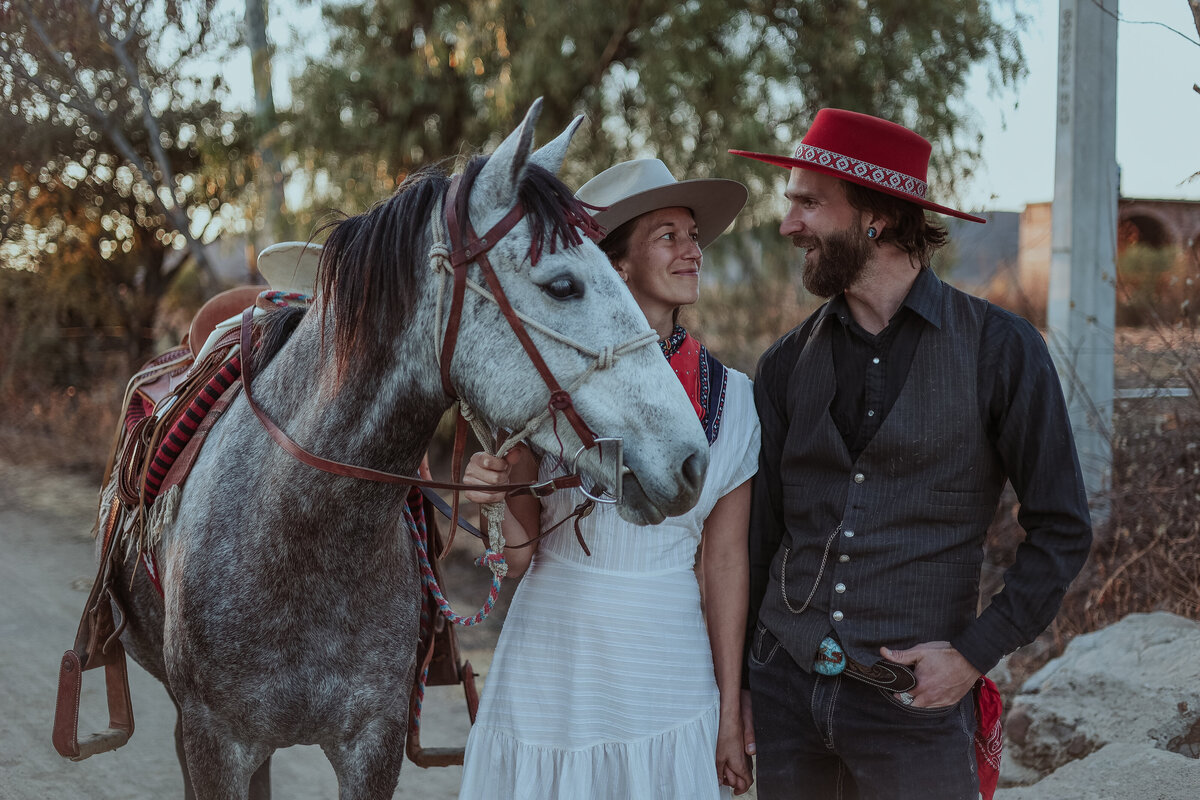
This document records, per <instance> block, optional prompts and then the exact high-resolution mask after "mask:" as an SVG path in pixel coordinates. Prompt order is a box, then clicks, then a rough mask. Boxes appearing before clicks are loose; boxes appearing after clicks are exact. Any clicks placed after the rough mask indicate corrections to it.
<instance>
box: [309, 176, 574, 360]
mask: <svg viewBox="0 0 1200 800" xmlns="http://www.w3.org/2000/svg"><path fill="white" fill-rule="evenodd" d="M486 163H487V157H486V156H476V157H474V158H472V159H471V160H470V162H469V163H468V164H467V166H466V169H465V170H464V171H463V177H462V181H463V185H464V186H466V187H470V186H472V185H473V184H474V181H475V178H476V177H478V175H479V172H480V170H482V169H483V167H484V164H486ZM449 187H450V177H449V175H447V174H446V172H445V171H443V170H442V169H441V168H440V167H438V166H429V167H424V168H422V169H420V170H418V171H416V172H414V173H412V174H411V175H409V176H408V177H407V178H406V179H405V180H404V182H403V183H401V184H400V186H398V187H397V188H396V191H395V192H394V193H393V194H392V196H391V197H389V198H387V199H386V200H383V201H380V202H379V203H376V204H375V205H374V206H372V207H371V208H370V209H369V210H367V211H365V212H363V213H362V214H358V215H355V216H352V217H347V218H345V219H342V220H339V221H337V222H334V223H331V224H329V225H327V226H324V227H326V228H332V232H331V233H330V234H329V238H328V239H327V240H326V241H325V246H324V250H323V251H322V254H321V266H320V284H321V295H322V301H321V313H322V315H326V314H329V313H332V314H333V323H334V352H335V360H336V363H337V373H338V374H339V375H342V374H345V371H346V370H347V369H348V368H349V367H351V366H352V365H355V364H358V363H359V362H361V361H362V360H365V359H369V358H370V357H371V356H372V355H373V354H379V353H382V352H385V351H386V349H387V347H388V343H389V342H393V341H395V340H396V339H398V338H399V337H401V336H402V335H403V333H404V331H405V329H406V328H407V327H408V324H409V322H410V321H411V319H412V314H413V307H414V303H415V300H416V296H417V290H418V276H419V275H420V274H421V272H422V271H427V269H428V255H429V243H428V241H427V238H428V237H427V236H426V233H425V226H426V225H427V224H428V222H429V219H430V215H431V214H432V213H433V210H434V209H435V208H437V207H438V206H439V205H440V203H441V201H442V199H443V198H444V197H445V195H446V192H447V191H448V190H449ZM468 195H469V192H460V193H459V195H458V198H457V201H458V207H457V211H458V214H459V219H467V218H468V216H467V207H468V201H469V197H468ZM517 197H518V199H519V200H520V202H521V204H522V205H523V207H524V208H525V214H526V220H527V221H528V222H529V225H530V229H531V232H532V242H531V245H530V252H529V258H530V261H531V262H532V263H534V264H536V263H537V261H538V259H539V258H540V257H541V254H542V252H543V251H544V248H545V245H546V240H547V238H548V239H549V247H550V252H551V253H553V252H555V251H556V249H557V247H558V246H559V245H560V244H561V246H562V247H563V248H564V249H566V248H569V247H573V246H575V245H578V244H580V243H581V242H582V241H583V238H582V236H581V235H580V233H579V230H577V229H582V230H583V231H584V233H585V234H587V235H589V236H593V237H594V235H595V232H596V230H597V226H596V225H595V223H594V222H593V221H592V219H591V216H590V215H589V214H588V213H587V210H586V209H585V208H584V206H583V204H582V203H580V202H579V201H578V200H576V199H575V196H574V194H573V193H572V192H571V190H570V189H568V188H567V186H566V184H564V183H563V182H562V181H561V180H559V179H558V178H557V177H556V176H555V175H554V174H553V173H551V172H550V171H549V170H547V169H545V168H544V167H541V166H539V165H537V164H533V163H528V164H526V166H525V168H524V171H523V175H522V178H521V183H520V185H519V186H518V187H517ZM439 224H440V223H439ZM476 232H477V233H482V231H476Z"/></svg>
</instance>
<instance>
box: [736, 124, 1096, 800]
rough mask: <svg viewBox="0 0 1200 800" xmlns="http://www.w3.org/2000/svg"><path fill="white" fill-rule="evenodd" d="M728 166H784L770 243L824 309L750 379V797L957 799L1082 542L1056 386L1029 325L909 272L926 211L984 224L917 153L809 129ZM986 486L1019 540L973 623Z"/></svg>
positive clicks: (915, 267) (897, 139) (936, 230)
mask: <svg viewBox="0 0 1200 800" xmlns="http://www.w3.org/2000/svg"><path fill="white" fill-rule="evenodd" d="M730 152H733V153H735V154H737V155H743V156H747V157H750V158H756V159H759V160H761V161H766V162H768V163H771V164H776V165H779V166H784V167H788V168H790V169H791V176H790V180H789V181H788V185H787V192H786V195H787V199H788V201H789V203H790V207H789V210H788V212H787V215H786V216H785V217H784V220H783V223H782V225H781V226H780V233H782V234H783V235H784V236H787V237H789V238H790V239H791V240H792V242H793V243H794V244H795V245H796V246H797V247H799V248H801V249H802V250H803V251H804V272H803V280H804V285H805V287H806V288H807V289H808V290H809V291H810V292H812V293H813V294H816V295H818V296H820V297H824V298H832V299H830V300H829V302H827V303H826V304H825V305H824V306H822V307H821V308H820V309H819V310H818V311H817V312H816V313H814V314H813V315H812V316H811V317H809V318H808V319H807V320H805V322H804V323H803V324H801V325H800V326H799V327H798V328H795V329H794V330H792V331H791V332H790V333H788V334H787V335H785V336H784V337H783V338H781V339H780V340H779V341H777V342H776V343H775V344H774V345H773V346H772V347H771V348H770V349H769V350H768V351H767V352H766V353H765V354H764V355H763V357H762V360H761V361H760V362H759V366H758V375H757V378H756V379H755V401H756V405H757V408H758V413H759V416H760V418H761V421H762V454H761V460H760V466H759V473H758V476H757V477H756V478H755V483H754V495H753V509H752V512H751V520H750V588H751V597H750V626H749V631H750V634H749V635H748V641H747V666H748V669H747V672H748V678H749V688H750V693H751V695H752V706H753V716H754V720H753V721H754V730H755V732H756V733H757V738H758V741H757V755H758V781H759V797H761V798H763V800H771V799H772V798H779V797H799V798H813V799H815V800H820V799H823V798H843V797H852V798H853V797H857V798H888V800H898V799H900V798H914V799H915V798H921V800H929V798H936V799H937V800H943V799H945V800H957V798H963V799H964V800H966V799H967V798H970V799H971V800H974V798H976V797H978V794H979V791H980V779H979V772H978V770H977V765H976V764H977V761H976V755H975V745H974V736H975V733H976V730H977V729H978V728H979V727H980V726H979V722H978V721H977V717H976V708H977V702H976V693H975V692H973V691H972V689H973V688H974V687H976V685H977V683H979V684H980V685H982V684H983V682H981V681H980V680H979V679H980V676H981V675H982V674H983V673H985V672H987V671H988V670H990V669H991V668H992V667H993V666H995V665H996V663H997V662H998V661H999V660H1000V658H1001V657H1003V656H1004V655H1005V654H1007V653H1009V652H1011V651H1013V650H1015V649H1016V648H1018V647H1020V646H1021V645H1024V644H1027V643H1028V642H1030V641H1032V640H1033V639H1034V638H1035V637H1036V636H1037V635H1038V634H1039V633H1041V631H1042V630H1044V629H1045V627H1046V626H1047V625H1048V624H1049V623H1050V621H1051V620H1052V619H1053V617H1054V615H1055V613H1056V612H1057V610H1058V607H1059V604H1060V603H1061V600H1062V597H1063V594H1064V593H1065V591H1066V588H1067V585H1068V584H1069V583H1070V581H1071V580H1072V579H1073V578H1074V576H1075V575H1076V573H1077V572H1078V571H1079V569H1080V567H1081V566H1082V565H1083V562H1084V560H1085V559H1086V557H1087V553H1088V548H1089V546H1090V544H1091V525H1090V522H1089V518H1088V508H1087V498H1086V496H1085V493H1084V488H1083V480H1082V477H1081V475H1080V470H1079V463H1078V457H1077V456H1076V453H1075V446H1074V441H1073V439H1072V436H1071V424H1070V420H1069V419H1068V416H1067V411H1066V404H1065V402H1064V401H1063V396H1062V389H1061V386H1060V384H1059V381H1058V376H1057V374H1056V373H1055V369H1054V366H1053V364H1052V363H1051V360H1050V357H1049V353H1048V352H1047V350H1046V346H1045V343H1044V342H1043V340H1042V338H1041V336H1040V335H1039V334H1038V332H1037V330H1036V329H1034V327H1033V326H1032V325H1030V324H1029V323H1028V322H1026V321H1025V320H1023V319H1021V318H1020V317H1017V316H1016V315H1014V314H1011V313H1009V312H1007V311H1004V310H1002V309H999V308H996V307H995V306H992V305H990V304H989V303H987V302H986V301H985V300H982V299H980V298H977V297H972V296H970V295H967V294H965V293H963V292H960V291H958V290H956V289H954V288H952V287H950V286H948V285H946V284H943V283H942V282H941V281H940V280H939V279H938V278H937V277H936V276H935V275H934V274H933V272H932V270H930V268H929V262H930V258H931V256H932V255H933V253H934V251H936V250H937V249H938V248H939V247H941V246H942V245H943V244H945V242H946V230H945V228H944V227H942V226H941V225H939V224H937V223H936V222H933V221H931V220H929V219H927V218H926V215H925V212H924V209H930V210H933V211H937V212H939V213H942V214H949V215H952V216H956V217H960V218H963V219H968V220H971V221H974V222H983V221H984V220H982V219H980V218H978V217H973V216H971V215H969V214H965V213H962V212H959V211H956V210H954V209H950V208H947V207H945V206H940V205H937V204H936V203H932V202H930V201H929V200H926V199H925V198H926V189H927V184H926V182H925V176H926V173H927V171H928V164H929V152H930V145H929V142H927V141H926V140H925V139H923V138H922V137H920V136H918V135H917V134H915V133H913V132H912V131H910V130H908V129H906V128H903V127H901V126H899V125H895V124H892V123H890V122H887V121H885V120H881V119H877V118H875V117H870V116H867V115H864V114H856V113H853V112H849V111H842V110H838V109H822V110H821V111H819V112H818V113H817V116H816V118H815V119H814V120H813V125H812V127H811V128H810V129H809V131H808V133H807V134H806V135H805V137H804V139H803V141H802V142H801V144H800V146H799V147H798V148H797V149H796V153H795V156H794V157H791V158H788V157H781V156H773V155H768V154H762V153H746V152H741V151H736V150H734V151H730ZM1005 478H1007V479H1008V480H1010V481H1011V482H1012V485H1013V487H1014V489H1015V490H1016V493H1017V496H1018V498H1019V499H1020V501H1021V511H1020V515H1019V518H1018V519H1019V521H1020V523H1021V525H1022V527H1023V528H1024V529H1025V532H1026V541H1025V542H1024V543H1023V544H1022V545H1021V547H1020V549H1019V550H1018V553H1017V559H1016V563H1015V564H1014V565H1013V567H1012V568H1011V569H1010V570H1009V571H1008V572H1007V573H1006V575H1005V588H1004V590H1003V591H1002V592H1001V593H1000V594H998V595H997V596H995V597H994V598H992V600H991V603H990V605H989V606H988V607H987V608H986V609H985V610H984V611H983V612H982V613H981V614H979V615H978V616H977V614H976V610H977V601H978V592H979V573H980V564H981V562H982V545H983V540H984V535H985V533H986V531H987V527H988V524H989V522H990V521H991V519H992V517H993V515H994V513H995V511H996V507H997V502H998V499H999V496H1000V492H1001V489H1002V488H1003V485H1004V482H1005ZM991 688H992V691H994V686H992V687H991ZM986 732H987V731H985V733H986ZM983 766H984V765H983V764H980V767H983ZM993 766H994V765H993ZM993 780H994V777H993ZM985 789H986V787H985Z"/></svg>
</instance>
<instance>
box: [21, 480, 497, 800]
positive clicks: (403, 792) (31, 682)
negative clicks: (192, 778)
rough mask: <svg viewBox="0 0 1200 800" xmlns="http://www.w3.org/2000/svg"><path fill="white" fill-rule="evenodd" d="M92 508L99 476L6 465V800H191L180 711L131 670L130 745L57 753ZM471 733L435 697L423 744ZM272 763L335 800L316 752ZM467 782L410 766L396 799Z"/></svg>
mask: <svg viewBox="0 0 1200 800" xmlns="http://www.w3.org/2000/svg"><path fill="white" fill-rule="evenodd" d="M95 502H96V483H95V480H94V479H93V478H90V477H82V476H78V475H72V474H63V473H49V472H45V471H41V470H36V469H29V468H18V467H13V466H11V465H9V464H7V463H4V462H0V552H2V553H3V555H2V556H0V642H2V644H0V713H2V714H3V718H4V724H3V725H0V800H44V798H53V797H83V798H89V800H105V799H106V798H113V799H114V800H116V799H117V798H120V800H143V798H145V799H147V800H148V799H149V798H166V797H182V796H183V781H182V778H181V777H180V772H179V766H178V762H177V761H176V759H175V747H174V734H173V731H174V725H175V711H174V707H173V706H172V705H171V702H170V700H169V699H168V698H167V695H166V692H165V690H164V689H163V687H162V685H161V684H160V683H158V682H157V681H156V680H154V678H152V677H150V676H149V675H148V674H147V673H146V672H145V671H143V670H142V669H141V668H140V667H138V666H137V665H136V664H134V663H133V662H132V661H130V676H129V682H130V691H131V692H132V697H133V709H134V720H135V729H134V734H133V737H132V738H131V739H130V741H129V743H128V744H127V745H125V746H124V747H122V748H121V749H119V750H116V751H113V752H110V753H102V754H99V755H96V756H93V757H92V758H89V759H87V760H85V761H81V762H78V763H73V762H71V761H68V760H66V759H64V758H62V757H61V756H59V755H58V753H56V752H55V750H54V748H53V746H52V745H51V743H50V732H51V728H52V724H53V717H54V701H55V693H56V688H57V679H58V661H59V659H60V658H61V656H62V653H63V651H65V650H67V649H68V648H69V647H71V645H72V643H73V641H74V637H75V629H76V626H77V625H78V623H79V616H80V613H81V612H82V609H83V603H84V601H85V600H86V599H87V593H88V591H89V590H90V589H91V582H92V578H93V577H94V575H95V566H94V564H93V561H92V540H91V537H90V536H89V530H90V526H91V519H92V514H93V508H94V504H95ZM475 582H476V583H478V586H474V587H468V588H474V589H476V590H478V591H476V592H475V593H476V594H481V595H482V594H483V593H484V592H485V590H486V584H485V582H484V578H483V576H482V575H480V576H477V577H476V580H475ZM452 599H453V596H452ZM471 602H472V600H471V599H470V598H464V599H463V601H462V603H461V604H460V605H462V607H464V608H465V606H466V605H470V603H471ZM473 602H476V603H477V602H478V598H475V599H474V601H473ZM487 625H489V626H490V625H492V622H491V621H490V620H489V622H488V623H487ZM498 627H499V623H498V622H497V623H495V625H494V626H492V628H491V630H488V631H482V632H480V633H478V634H474V637H473V639H474V642H475V643H476V644H471V642H469V641H468V642H464V644H465V645H467V647H466V648H465V649H466V651H467V657H468V658H470V660H471V661H472V663H473V664H475V665H476V666H477V667H481V668H484V669H486V661H487V658H488V655H489V654H490V646H491V644H492V642H493V641H494V638H495V636H496V635H497V633H498ZM471 638H472V637H468V639H471ZM481 685H482V684H481ZM80 716H81V718H80V725H79V728H80V734H81V735H86V734H88V733H90V732H92V731H96V730H101V729H102V728H104V727H105V726H106V723H107V716H106V709H105V705H104V696H103V671H102V670H97V671H95V672H88V673H86V674H85V676H84V693H83V702H82V709H81V713H80ZM468 727H469V724H468V719H467V713H466V705H465V703H464V702H463V699H462V694H461V692H460V691H454V690H451V689H449V688H446V689H441V688H434V689H431V690H430V695H429V696H428V697H427V699H426V702H425V712H424V716H423V725H422V737H421V738H422V744H424V745H425V746H427V747H428V746H461V745H462V744H463V743H464V742H465V741H466V736H467V731H468ZM272 764H273V766H272V784H273V793H274V796H276V797H280V798H289V799H290V798H294V799H295V800H317V799H318V798H321V799H322V800H324V799H325V798H333V797H336V796H337V781H336V780H335V778H334V774H333V770H332V768H331V767H330V766H329V762H328V761H326V760H325V756H324V754H323V753H322V752H321V751H320V749H318V748H316V747H292V748H288V749H286V750H281V751H279V752H277V753H276V754H275V756H274V759H273V762H272ZM460 777H461V768H460V767H445V768H432V769H421V768H420V767H417V766H416V765H414V764H411V763H408V762H406V763H405V766H404V769H403V770H402V771H401V773H400V783H399V786H398V788H397V790H396V794H395V795H394V796H395V797H397V798H414V799H415V798H421V799H422V800H444V799H445V798H453V797H457V794H458V784H459V780H460Z"/></svg>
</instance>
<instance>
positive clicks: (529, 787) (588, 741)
mask: <svg viewBox="0 0 1200 800" xmlns="http://www.w3.org/2000/svg"><path fill="white" fill-rule="evenodd" d="M758 447H759V427H758V418H757V416H756V415H755V412H754V400H753V395H752V390H751V385H750V380H749V379H748V378H747V377H746V376H745V375H744V374H742V373H740V372H737V371H735V370H729V371H728V379H727V389H726V396H725V408H724V412H723V414H722V416H721V423H720V428H719V433H718V436H717V439H716V441H715V442H714V443H713V444H712V449H711V451H710V458H709V466H708V474H707V477H706V479H705V485H704V489H703V490H702V492H701V495H700V501H699V502H698V503H697V505H696V507H695V508H694V509H693V510H692V511H690V512H689V513H688V514H686V515H684V516H682V517H669V518H668V519H666V520H665V521H664V522H662V523H661V524H659V525H655V526H652V527H639V526H636V525H632V524H630V523H628V522H625V521H624V520H622V519H621V518H620V517H619V516H618V515H617V513H616V512H615V511H614V510H613V507H612V506H610V505H602V506H599V507H597V508H596V509H595V511H594V512H593V513H592V514H591V516H590V517H588V518H587V519H586V520H585V521H584V525H585V526H586V527H585V528H584V539H585V541H586V542H587V544H588V548H589V549H590V550H591V551H592V555H591V556H590V557H588V556H586V555H584V553H583V551H582V549H581V548H580V547H579V544H578V542H577V541H576V539H575V535H574V530H573V528H572V527H571V523H567V524H566V525H563V526H562V528H560V529H559V530H558V531H557V532H555V533H553V534H551V535H550V536H548V537H546V538H545V539H543V540H542V541H541V542H540V544H539V549H538V552H537V554H536V555H535V556H534V559H533V562H532V564H531V565H530V568H529V570H528V572H527V573H526V574H525V576H524V578H523V579H522V581H521V584H520V586H519V587H517V591H516V594H515V595H514V596H513V601H512V605H511V607H510V608H509V611H508V616H507V618H506V620H505V622H504V628H503V630H502V631H501V634H500V640H499V643H498V644H497V646H496V652H495V656H494V657H493V660H492V666H491V669H490V670H489V672H488V674H487V679H486V681H485V684H484V689H483V694H482V697H481V698H480V704H479V714H478V717H477V719H476V721H475V725H474V726H473V727H472V728H471V733H470V736H469V738H468V740H467V749H466V757H465V763H464V768H463V779H462V787H461V789H460V791H459V798H460V800H480V799H481V798H483V799H486V798H496V800H533V799H534V798H546V799H547V800H550V799H551V798H553V799H554V800H586V799H587V798H596V800H626V798H654V800H672V798H675V799H677V800H703V798H720V797H729V790H728V787H721V786H720V785H719V784H718V781H717V774H716V741H717V712H718V710H719V699H720V698H719V695H718V692H717V684H716V680H715V677H714V673H713V662H712V650H711V648H710V646H709V640H708V633H707V630H706V627H705V623H704V617H703V614H702V613H701V608H700V592H699V586H698V584H697V582H696V575H695V572H694V569H693V567H694V564H695V561H696V551H697V547H698V546H699V544H700V534H701V527H702V525H703V522H704V519H705V518H706V517H707V516H708V514H709V512H710V511H712V508H713V506H714V505H715V504H716V502H717V500H718V499H720V498H721V497H722V496H723V495H724V494H726V493H728V492H729V491H731V490H732V489H734V488H736V487H737V486H739V485H740V484H742V483H743V482H745V481H746V480H747V479H748V478H750V477H751V476H752V475H753V474H754V472H755V470H756V469H757V467H758ZM544 461H547V462H548V461H550V459H545V460H544ZM543 468H544V469H545V467H543ZM581 499H582V498H581V496H576V495H575V494H574V493H567V492H558V493H556V494H555V495H554V496H553V497H551V498H550V499H548V500H545V501H543V512H542V523H543V524H544V525H548V524H553V523H554V522H557V521H558V520H560V519H562V518H563V517H564V516H565V515H566V514H568V513H569V512H570V511H571V509H573V508H574V507H575V504H576V503H577V502H579V500H581ZM715 588H716V587H713V589H715ZM713 589H710V591H712V590H713Z"/></svg>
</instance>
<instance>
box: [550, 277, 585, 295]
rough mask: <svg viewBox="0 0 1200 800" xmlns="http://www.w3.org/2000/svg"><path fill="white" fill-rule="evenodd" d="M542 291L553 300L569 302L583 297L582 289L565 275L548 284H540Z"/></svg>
mask: <svg viewBox="0 0 1200 800" xmlns="http://www.w3.org/2000/svg"><path fill="white" fill-rule="evenodd" d="M542 291H543V292H545V293H546V294H548V295H550V296H551V297H553V298H554V299H555V300H570V299H572V298H578V297H583V287H582V286H580V285H579V284H577V283H576V282H575V280H574V279H573V278H571V277H568V276H567V275H559V276H558V277H557V278H554V279H553V280H551V281H550V282H548V283H543V284H542Z"/></svg>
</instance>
